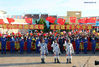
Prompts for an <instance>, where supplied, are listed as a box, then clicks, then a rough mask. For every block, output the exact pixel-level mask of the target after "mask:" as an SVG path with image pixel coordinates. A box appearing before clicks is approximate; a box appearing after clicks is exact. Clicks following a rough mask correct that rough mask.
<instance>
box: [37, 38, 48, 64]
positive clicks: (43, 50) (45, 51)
mask: <svg viewBox="0 0 99 67" xmlns="http://www.w3.org/2000/svg"><path fill="white" fill-rule="evenodd" d="M38 46H40V55H41V61H42V62H41V63H45V61H44V59H45V56H46V54H48V48H47V44H46V43H45V42H44V40H43V42H42V43H40V42H39V44H38Z"/></svg>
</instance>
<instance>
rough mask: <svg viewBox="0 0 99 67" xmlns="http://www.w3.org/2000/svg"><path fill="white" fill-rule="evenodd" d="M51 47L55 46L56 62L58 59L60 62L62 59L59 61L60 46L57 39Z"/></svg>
mask: <svg viewBox="0 0 99 67" xmlns="http://www.w3.org/2000/svg"><path fill="white" fill-rule="evenodd" d="M51 47H53V53H54V63H56V61H57V63H60V61H59V54H60V48H59V44H58V43H57V40H55V42H53V44H52V45H51Z"/></svg>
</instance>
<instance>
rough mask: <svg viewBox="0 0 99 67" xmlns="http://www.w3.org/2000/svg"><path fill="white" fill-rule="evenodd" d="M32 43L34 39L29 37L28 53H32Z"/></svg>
mask: <svg viewBox="0 0 99 67" xmlns="http://www.w3.org/2000/svg"><path fill="white" fill-rule="evenodd" d="M31 42H32V39H31V38H30V37H28V38H27V53H31Z"/></svg>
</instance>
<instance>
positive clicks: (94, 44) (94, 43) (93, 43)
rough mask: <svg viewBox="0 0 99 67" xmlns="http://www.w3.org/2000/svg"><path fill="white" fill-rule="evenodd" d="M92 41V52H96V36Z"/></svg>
mask: <svg viewBox="0 0 99 67" xmlns="http://www.w3.org/2000/svg"><path fill="white" fill-rule="evenodd" d="M91 43H92V52H93V53H94V54H95V49H96V40H95V38H94V37H93V38H92V39H91Z"/></svg>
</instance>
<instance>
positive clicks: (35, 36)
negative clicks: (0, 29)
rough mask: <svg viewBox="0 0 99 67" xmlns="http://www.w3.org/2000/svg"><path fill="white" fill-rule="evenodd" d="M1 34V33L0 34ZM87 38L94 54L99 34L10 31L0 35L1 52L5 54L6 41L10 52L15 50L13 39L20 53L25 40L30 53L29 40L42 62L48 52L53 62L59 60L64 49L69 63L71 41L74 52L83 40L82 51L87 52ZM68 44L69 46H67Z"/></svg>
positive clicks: (77, 52) (71, 49)
mask: <svg viewBox="0 0 99 67" xmlns="http://www.w3.org/2000/svg"><path fill="white" fill-rule="evenodd" d="M0 36H1V34H0ZM88 40H89V41H91V43H92V44H91V46H92V53H94V54H95V48H96V42H99V35H95V34H93V33H92V32H89V33H87V32H86V31H85V32H81V33H76V34H75V33H73V32H71V34H70V33H67V32H65V33H64V32H61V33H56V32H49V33H43V32H41V33H38V32H34V33H28V34H21V33H20V32H19V33H17V34H16V35H15V34H14V33H11V34H10V35H6V36H5V35H2V36H1V37H0V42H1V54H6V42H7V41H10V52H11V53H14V52H15V41H18V42H19V44H20V49H19V51H20V54H23V52H24V42H27V53H31V51H32V50H31V48H32V47H31V42H34V45H35V46H36V50H35V52H36V53H40V54H41V60H42V63H45V61H44V56H45V55H48V54H49V53H54V57H55V63H56V61H57V63H60V62H59V55H60V54H62V53H64V52H65V51H66V55H67V63H71V56H72V53H74V49H73V45H72V42H74V41H75V45H76V50H75V53H76V54H79V53H80V50H79V49H80V43H81V42H83V44H84V50H83V51H84V53H85V54H87V48H88ZM68 45H69V46H68Z"/></svg>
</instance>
